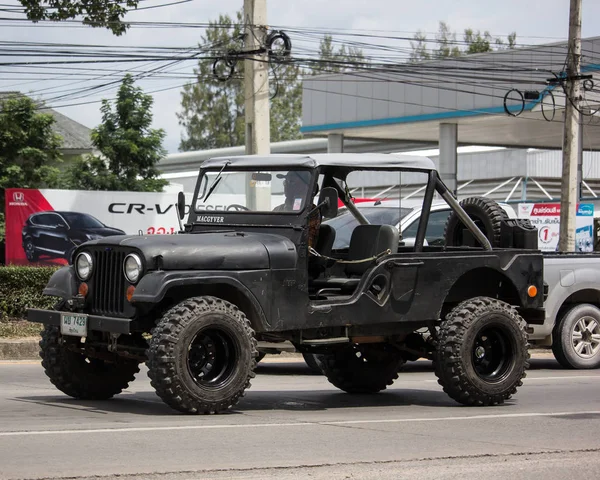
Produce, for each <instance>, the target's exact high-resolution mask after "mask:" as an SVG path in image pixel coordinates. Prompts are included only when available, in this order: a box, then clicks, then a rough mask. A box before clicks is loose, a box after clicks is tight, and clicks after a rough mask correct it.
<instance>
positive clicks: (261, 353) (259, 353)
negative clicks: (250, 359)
mask: <svg viewBox="0 0 600 480" xmlns="http://www.w3.org/2000/svg"><path fill="white" fill-rule="evenodd" d="M266 356H267V354H266V353H265V352H258V356H257V357H256V363H258V362H260V361H261V360H262V359H263V358H265V357H266Z"/></svg>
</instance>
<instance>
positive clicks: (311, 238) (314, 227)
mask: <svg viewBox="0 0 600 480" xmlns="http://www.w3.org/2000/svg"><path fill="white" fill-rule="evenodd" d="M277 178H282V179H283V192H284V194H285V203H282V204H281V205H278V206H276V207H275V208H274V209H273V211H274V212H294V211H300V210H302V208H304V203H305V202H306V193H307V191H308V185H309V182H310V172H306V171H289V172H287V173H286V174H285V175H284V174H278V175H277ZM318 192H319V186H318V185H315V189H314V192H313V197H315V196H316V195H317V193H318ZM311 208H313V209H314V208H315V205H314V204H312V207H311ZM321 220H322V218H321V213H320V212H319V211H318V210H315V211H314V212H313V213H312V214H311V215H310V216H309V219H308V246H309V247H314V246H315V245H316V244H317V237H318V235H319V227H320V226H321Z"/></svg>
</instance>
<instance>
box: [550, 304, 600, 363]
mask: <svg viewBox="0 0 600 480" xmlns="http://www.w3.org/2000/svg"><path fill="white" fill-rule="evenodd" d="M552 337H553V342H552V351H553V353H554V357H555V358H556V360H557V361H558V363H560V364H561V365H562V366H563V367H564V368H574V369H587V368H598V367H600V309H598V307H595V306H594V305H590V304H581V305H577V306H575V307H573V308H571V309H570V310H568V311H567V312H566V313H565V314H564V315H563V316H562V318H561V319H560V321H559V322H557V323H556V325H555V327H554V332H553V335H552Z"/></svg>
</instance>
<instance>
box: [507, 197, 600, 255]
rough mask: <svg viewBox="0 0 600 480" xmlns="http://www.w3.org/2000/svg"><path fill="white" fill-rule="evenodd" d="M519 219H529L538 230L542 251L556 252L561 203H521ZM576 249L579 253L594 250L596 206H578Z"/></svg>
mask: <svg viewBox="0 0 600 480" xmlns="http://www.w3.org/2000/svg"><path fill="white" fill-rule="evenodd" d="M518 216H519V218H527V219H529V220H530V221H531V224H532V225H534V226H535V227H536V228H537V229H538V246H539V248H540V250H543V251H550V252H554V251H556V250H557V249H558V238H559V235H560V203H520V204H519V213H518ZM575 249H576V251H578V252H592V251H593V250H594V205H593V204H591V203H580V204H579V205H577V216H576V220H575Z"/></svg>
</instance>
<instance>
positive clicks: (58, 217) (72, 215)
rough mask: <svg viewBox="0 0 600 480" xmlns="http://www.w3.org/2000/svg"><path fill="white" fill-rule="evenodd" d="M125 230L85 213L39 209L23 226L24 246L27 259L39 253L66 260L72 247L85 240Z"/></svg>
mask: <svg viewBox="0 0 600 480" xmlns="http://www.w3.org/2000/svg"><path fill="white" fill-rule="evenodd" d="M124 234H125V232H124V231H123V230H119V229H118V228H112V227H108V226H106V225H104V224H103V223H102V222H101V221H100V220H98V219H97V218H94V217H92V216H91V215H89V214H87V213H80V212H55V211H48V212H38V213H34V214H33V215H30V216H29V218H28V219H27V221H26V222H25V225H24V226H23V232H22V237H23V250H24V251H25V255H26V257H27V260H29V261H30V262H35V261H37V260H38V259H39V258H40V257H42V256H47V257H51V258H64V259H65V260H67V261H69V260H70V256H71V253H72V252H73V250H74V249H75V247H77V246H78V245H80V244H82V243H84V242H87V241H89V240H97V239H99V238H104V237H110V236H113V235H124Z"/></svg>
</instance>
